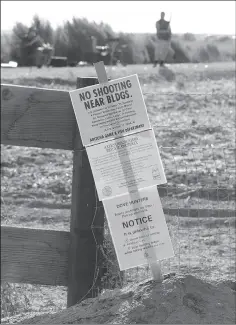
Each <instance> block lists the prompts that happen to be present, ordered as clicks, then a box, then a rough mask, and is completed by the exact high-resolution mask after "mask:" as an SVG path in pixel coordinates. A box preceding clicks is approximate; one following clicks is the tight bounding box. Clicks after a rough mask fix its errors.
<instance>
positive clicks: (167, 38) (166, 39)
mask: <svg viewBox="0 0 236 325" xmlns="http://www.w3.org/2000/svg"><path fill="white" fill-rule="evenodd" d="M164 18H165V13H164V12H162V13H161V19H160V20H158V21H157V22H156V32H157V41H156V43H155V59H154V67H156V65H157V63H159V64H160V66H161V67H162V66H163V65H164V63H165V60H166V57H167V55H168V52H169V50H170V42H171V28H170V22H169V21H166V20H165V19H164Z"/></svg>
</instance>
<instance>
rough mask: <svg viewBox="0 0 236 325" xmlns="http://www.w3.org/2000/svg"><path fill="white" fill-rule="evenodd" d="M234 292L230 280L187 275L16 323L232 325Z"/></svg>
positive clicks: (107, 294) (132, 287) (139, 285)
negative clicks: (212, 280) (205, 278)
mask: <svg viewBox="0 0 236 325" xmlns="http://www.w3.org/2000/svg"><path fill="white" fill-rule="evenodd" d="M235 289H236V283H235V282H232V281H228V282H215V281H214V282H207V281H205V280H202V279H199V278H196V277H194V276H191V275H186V276H175V277H170V278H168V279H166V280H164V281H163V282H162V283H157V282H154V281H152V280H150V281H145V282H140V283H137V284H132V285H129V286H126V287H125V288H123V289H121V290H120V289H119V290H118V289H116V290H114V291H105V292H104V293H103V294H102V295H101V296H100V297H99V298H90V299H87V300H85V301H83V302H82V303H80V304H78V305H75V306H73V307H70V308H68V309H65V310H63V311H61V312H59V313H56V314H51V315H50V314H48V315H41V316H36V317H33V318H30V319H29V318H28V319H24V320H23V318H21V323H19V324H93V323H98V324H140V323H144V324H234V323H235V317H236V315H235ZM28 317H29V316H28ZM8 321H9V323H11V324H12V323H15V322H16V317H15V318H14V319H11V320H9V319H8ZM18 321H19V317H18ZM2 323H4V320H2Z"/></svg>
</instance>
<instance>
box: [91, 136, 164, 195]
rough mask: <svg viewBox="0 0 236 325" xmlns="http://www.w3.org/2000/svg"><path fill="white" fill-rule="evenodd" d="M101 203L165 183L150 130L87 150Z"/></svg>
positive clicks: (158, 154)
mask: <svg viewBox="0 0 236 325" xmlns="http://www.w3.org/2000/svg"><path fill="white" fill-rule="evenodd" d="M87 154H88V158H89V162H90V166H91V169H92V173H93V177H94V180H95V184H96V188H97V192H98V196H99V199H100V200H105V199H108V198H111V197H115V196H117V195H122V194H126V193H129V192H132V191H137V189H141V188H145V187H148V186H154V185H158V184H164V183H166V177H165V173H164V169H163V165H162V161H161V157H160V153H159V150H158V147H157V143H156V139H155V134H154V132H153V130H147V131H143V132H139V133H136V134H132V135H128V136H126V137H123V138H120V139H115V140H111V141H107V142H103V143H99V144H97V145H95V146H89V147H87Z"/></svg>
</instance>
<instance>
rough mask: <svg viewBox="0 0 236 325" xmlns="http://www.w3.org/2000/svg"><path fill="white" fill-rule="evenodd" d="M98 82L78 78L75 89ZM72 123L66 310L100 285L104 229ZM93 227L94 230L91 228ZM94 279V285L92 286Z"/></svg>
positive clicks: (91, 178)
mask: <svg viewBox="0 0 236 325" xmlns="http://www.w3.org/2000/svg"><path fill="white" fill-rule="evenodd" d="M97 83H98V79H97V78H95V77H90V78H78V79H77V88H83V87H87V86H92V85H94V84H97ZM75 124H76V125H75V135H74V156H73V180H72V206H71V221H70V247H69V269H68V296H67V306H68V307H70V306H72V305H74V304H76V303H77V302H79V301H81V300H83V299H85V298H89V297H92V295H93V290H92V288H91V287H92V285H94V286H95V287H99V285H100V282H101V274H97V272H98V269H97V266H98V265H99V261H100V256H99V251H98V245H101V244H102V243H103V227H104V210H103V207H100V208H99V209H96V204H97V199H96V188H95V184H94V179H93V175H92V171H91V168H90V164H89V160H88V157H87V153H86V150H85V148H84V147H83V145H82V141H81V137H80V133H79V129H78V125H77V122H76V118H75ZM95 213H96V217H95ZM92 225H93V226H94V227H95V228H93V229H92V228H91V226H92ZM94 237H95V238H94ZM96 276H97V278H96ZM95 278H96V282H95V283H94V279H95Z"/></svg>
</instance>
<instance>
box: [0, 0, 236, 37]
mask: <svg viewBox="0 0 236 325" xmlns="http://www.w3.org/2000/svg"><path fill="white" fill-rule="evenodd" d="M161 11H165V12H166V15H167V17H166V18H169V17H170V16H171V29H172V31H173V33H177V34H178V33H186V32H189V33H194V34H230V35H233V34H235V28H236V27H235V1H113V0H112V1H1V30H2V31H3V30H4V31H5V30H11V29H12V27H13V25H14V24H15V22H16V21H18V22H22V23H24V24H25V25H27V26H29V25H30V23H31V21H32V17H33V16H34V15H35V14H38V15H39V17H40V18H43V19H46V20H49V21H50V22H51V25H52V27H54V28H55V27H57V26H58V25H61V24H62V23H63V22H64V21H67V20H69V21H71V19H72V18H73V17H76V18H87V19H88V20H89V21H95V22H98V23H99V22H101V21H103V22H105V23H108V24H109V25H110V26H111V27H112V29H113V30H114V31H115V32H120V31H122V32H127V33H155V22H156V21H157V20H158V19H159V17H160V12H161Z"/></svg>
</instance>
